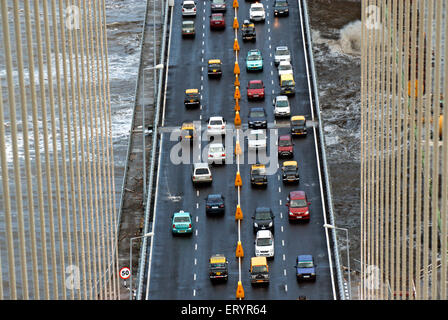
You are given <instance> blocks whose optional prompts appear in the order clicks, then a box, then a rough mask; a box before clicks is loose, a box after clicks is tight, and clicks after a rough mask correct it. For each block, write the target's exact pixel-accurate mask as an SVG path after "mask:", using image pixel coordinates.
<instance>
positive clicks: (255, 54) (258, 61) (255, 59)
mask: <svg viewBox="0 0 448 320" xmlns="http://www.w3.org/2000/svg"><path fill="white" fill-rule="evenodd" d="M246 69H247V71H262V70H263V57H262V56H261V51H260V50H258V49H253V50H249V52H248V53H247V57H246Z"/></svg>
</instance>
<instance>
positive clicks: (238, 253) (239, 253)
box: [235, 241, 244, 258]
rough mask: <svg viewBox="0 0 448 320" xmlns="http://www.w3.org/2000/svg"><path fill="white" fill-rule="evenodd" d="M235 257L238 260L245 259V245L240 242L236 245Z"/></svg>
mask: <svg viewBox="0 0 448 320" xmlns="http://www.w3.org/2000/svg"><path fill="white" fill-rule="evenodd" d="M235 256H236V257H237V258H242V257H244V250H243V245H242V244H241V241H238V243H237V244H236V251H235Z"/></svg>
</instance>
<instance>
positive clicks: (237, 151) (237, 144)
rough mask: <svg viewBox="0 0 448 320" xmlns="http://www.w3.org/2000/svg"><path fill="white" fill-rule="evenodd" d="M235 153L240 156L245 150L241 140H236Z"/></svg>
mask: <svg viewBox="0 0 448 320" xmlns="http://www.w3.org/2000/svg"><path fill="white" fill-rule="evenodd" d="M235 154H236V155H238V156H240V155H242V154H243V151H242V149H241V146H240V142H239V141H237V142H236V145H235Z"/></svg>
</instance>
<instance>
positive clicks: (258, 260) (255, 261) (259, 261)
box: [250, 257, 268, 266]
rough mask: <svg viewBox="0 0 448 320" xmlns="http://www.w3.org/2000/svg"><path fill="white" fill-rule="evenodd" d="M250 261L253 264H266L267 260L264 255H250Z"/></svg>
mask: <svg viewBox="0 0 448 320" xmlns="http://www.w3.org/2000/svg"><path fill="white" fill-rule="evenodd" d="M250 263H251V265H253V266H267V264H268V260H267V259H266V257H252V258H250Z"/></svg>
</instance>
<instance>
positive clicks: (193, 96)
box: [184, 89, 201, 108]
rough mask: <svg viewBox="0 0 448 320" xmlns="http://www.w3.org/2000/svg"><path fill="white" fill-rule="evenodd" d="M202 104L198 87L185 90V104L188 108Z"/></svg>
mask: <svg viewBox="0 0 448 320" xmlns="http://www.w3.org/2000/svg"><path fill="white" fill-rule="evenodd" d="M200 104H201V102H200V95H199V90H198V89H187V90H185V97H184V105H185V107H186V108H189V107H199V105H200Z"/></svg>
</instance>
